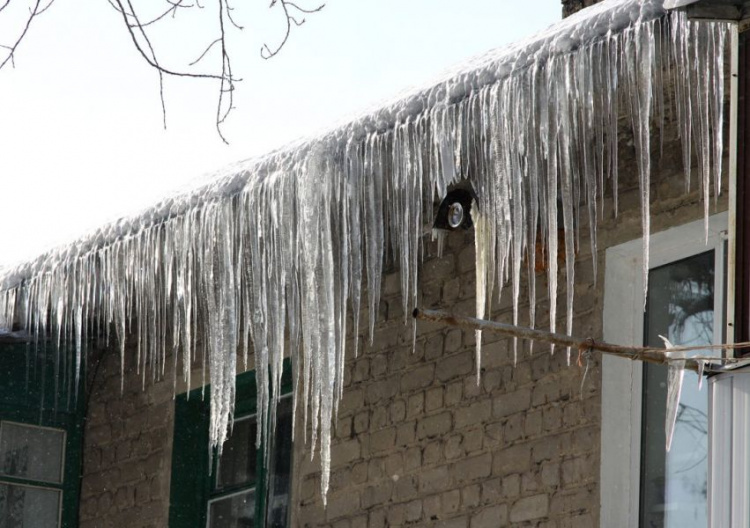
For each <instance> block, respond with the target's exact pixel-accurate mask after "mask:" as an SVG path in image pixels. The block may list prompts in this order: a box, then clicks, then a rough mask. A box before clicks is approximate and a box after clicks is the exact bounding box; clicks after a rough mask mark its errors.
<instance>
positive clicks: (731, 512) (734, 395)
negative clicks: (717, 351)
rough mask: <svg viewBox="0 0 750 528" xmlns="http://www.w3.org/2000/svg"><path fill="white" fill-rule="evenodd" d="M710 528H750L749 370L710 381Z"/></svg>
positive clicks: (730, 373) (741, 370)
mask: <svg viewBox="0 0 750 528" xmlns="http://www.w3.org/2000/svg"><path fill="white" fill-rule="evenodd" d="M709 388H710V392H709V400H708V413H709V414H708V417H709V424H710V428H709V434H708V438H709V453H710V457H709V464H710V465H709V486H708V504H709V516H710V520H711V522H710V526H712V527H716V528H719V527H721V526H750V367H744V368H738V369H737V370H735V371H733V372H728V373H725V374H719V375H717V376H714V377H712V378H710V379H709Z"/></svg>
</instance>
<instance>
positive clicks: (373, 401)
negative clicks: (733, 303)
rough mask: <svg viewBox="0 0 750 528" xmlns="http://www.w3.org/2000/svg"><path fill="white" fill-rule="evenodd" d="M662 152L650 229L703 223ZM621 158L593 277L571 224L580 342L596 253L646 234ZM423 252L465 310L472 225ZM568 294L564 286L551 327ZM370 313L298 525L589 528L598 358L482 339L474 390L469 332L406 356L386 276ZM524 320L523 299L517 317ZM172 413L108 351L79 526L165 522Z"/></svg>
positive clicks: (448, 299)
mask: <svg viewBox="0 0 750 528" xmlns="http://www.w3.org/2000/svg"><path fill="white" fill-rule="evenodd" d="M622 139H623V144H626V142H627V137H626V136H624V137H623V138H622ZM664 152H665V155H664V157H662V158H661V159H656V158H655V161H654V165H655V168H654V176H653V178H654V182H655V183H654V184H653V186H652V195H653V203H652V212H653V219H652V224H653V230H654V231H659V230H662V229H665V228H667V227H669V226H673V225H678V224H682V223H685V222H688V221H691V220H695V219H697V218H701V216H702V205H701V204H699V203H698V196H697V193H696V192H693V193H691V194H688V195H684V194H683V188H684V187H683V182H682V175H681V173H680V170H681V169H680V167H681V163H680V160H679V157H680V150H679V146H678V145H677V144H674V143H668V144H666V145H665V146H664ZM620 162H621V167H620V174H621V179H622V181H621V194H620V215H619V217H618V218H615V216H614V214H613V211H612V204H611V199H609V200H608V201H607V203H606V204H605V213H604V220H603V221H602V222H601V223H600V229H599V242H600V244H599V251H598V254H597V255H595V256H594V258H598V259H599V277H598V281H595V280H594V277H593V274H592V266H591V259H592V255H591V252H590V249H589V244H588V240H587V238H586V233H588V228H587V226H586V225H585V222H586V218H585V215H582V217H581V221H582V223H583V224H584V225H581V228H580V229H581V237H582V238H581V245H580V253H579V255H578V261H579V262H578V266H577V272H576V273H577V274H576V314H575V319H574V323H575V324H574V333H575V334H576V335H579V336H592V337H594V338H600V337H601V330H602V315H601V314H602V303H603V277H604V260H603V256H604V250H605V249H606V247H608V246H611V245H615V244H619V243H621V242H624V241H626V240H631V239H634V238H638V237H640V236H641V233H640V219H639V204H640V202H639V197H638V190H637V183H636V180H637V176H636V174H637V172H636V169H635V162H634V160H633V158H632V152H629V151H628V149H627V148H624V149H623V152H622V153H621V157H620ZM694 187H697V185H696V186H694ZM723 204H724V202H723V201H720V203H719V207H718V208H719V209H722V208H724V207H725V205H723ZM434 253H435V247H434V246H433V245H430V246H429V248H428V256H427V259H426V261H425V263H424V264H423V265H422V268H421V273H420V288H421V293H420V297H421V299H420V305H421V306H423V307H428V308H443V309H449V310H451V311H455V312H457V313H461V314H468V315H471V314H473V311H474V282H475V278H474V249H473V232H468V233H456V234H452V235H450V236H449V238H448V240H447V249H446V254H445V255H444V256H443V257H442V258H439V259H438V258H437V257H436V256H434ZM537 279H538V284H537V291H538V295H539V299H538V324H539V326H540V327H545V326H546V325H547V324H548V321H547V318H548V313H549V312H548V306H547V299H546V283H545V280H544V277H543V276H541V275H540V276H538V277H537ZM560 284H561V288H564V281H560ZM524 290H525V288H524ZM564 297H565V295H564V291H561V292H560V306H559V307H558V314H559V315H560V321H559V322H558V326H559V327H563V322H562V318H563V317H564V307H563V306H562V303H563V302H564V301H563V299H564ZM521 298H522V299H525V298H526V297H525V293H524V292H522V295H521ZM379 311H380V314H379V315H380V320H379V322H378V325H377V327H376V332H375V338H374V341H373V343H372V345H370V344H369V343H367V341H366V340H365V338H364V336H362V337H361V338H360V349H359V351H358V357H356V358H355V357H354V353H353V352H354V351H353V350H352V349H351V347H350V350H349V355H348V360H347V364H346V388H345V391H344V398H343V401H342V404H341V408H340V414H339V419H338V424H337V428H336V435H335V439H334V442H333V453H332V454H333V460H332V472H331V488H330V492H329V496H328V507H327V508H325V509H324V508H323V506H322V502H321V498H320V496H319V482H320V480H319V479H320V475H319V460H318V458H317V457H315V459H314V460H312V461H310V459H309V454H308V453H307V451H306V450H307V447H306V446H305V445H303V443H302V442H301V441H300V442H297V444H296V448H295V463H294V472H295V475H294V489H293V500H294V504H295V506H294V508H293V526H298V527H313V526H314V527H331V528H365V527H367V528H380V527H384V526H407V525H409V526H443V527H455V528H480V527H490V526H492V527H495V526H517V527H525V526H537V527H546V528H552V527H554V528H566V527H587V526H598V521H599V520H598V515H599V484H598V479H599V456H600V454H599V443H600V439H599V435H600V425H599V424H600V402H601V372H600V361H599V358H598V357H595V358H594V359H593V360H592V362H591V364H590V366H589V370H588V375H587V377H586V379H585V382H584V380H583V369H581V368H579V367H578V366H576V364H575V363H576V362H575V360H576V357H575V356H574V357H573V366H571V367H568V366H567V361H566V354H565V351H564V350H558V351H557V352H556V354H555V355H550V353H549V348H548V347H547V346H545V345H543V344H537V345H536V346H535V348H534V353H533V355H530V354H529V351H528V346H527V344H525V343H519V355H518V361H517V364H515V365H514V360H513V352H512V350H513V349H512V343H511V342H510V341H509V340H507V339H498V338H497V336H493V335H492V334H489V333H486V334H485V346H484V351H483V359H482V376H481V380H480V383H479V384H478V385H477V382H476V377H475V363H474V334H473V332H472V331H462V330H460V329H456V328H450V327H445V326H443V325H440V324H436V323H424V322H420V323H419V324H418V334H417V341H416V343H417V345H416V349H415V350H412V347H411V341H412V331H411V328H410V326H405V325H404V313H403V308H402V305H401V296H400V292H399V276H398V272H397V271H393V272H390V273H388V274H387V275H386V276H385V277H384V292H383V300H382V302H381V305H380V308H379ZM526 313H527V310H526V306H522V310H521V314H522V320H521V324H524V323H526ZM365 315H366V314H365ZM493 318H495V319H496V320H501V321H509V320H510V300H509V295H505V296H504V297H503V300H502V302H500V303H496V306H495V307H494V311H493ZM362 320H363V321H366V320H367V318H366V317H365V316H363V317H362ZM194 380H196V381H197V380H200V375H199V374H197V375H196V376H194ZM183 390H184V389H183ZM173 417H174V401H173V399H172V386H171V382H170V381H167V382H160V383H156V384H150V383H148V384H147V387H146V390H145V391H143V390H141V378H140V376H138V375H137V374H136V373H131V374H129V375H128V376H127V378H126V382H125V392H124V394H123V395H122V396H120V378H119V360H118V358H117V355H116V354H115V353H111V354H109V355H108V356H105V359H104V360H103V362H102V364H101V367H100V371H99V373H98V375H97V379H96V383H95V388H94V391H93V393H92V397H91V404H90V410H89V413H88V421H87V426H86V445H85V466H84V477H83V490H82V491H83V492H82V498H81V526H83V527H127V528H137V527H157V526H158V527H164V526H167V519H168V508H169V505H168V501H169V484H170V467H171V442H172V427H173Z"/></svg>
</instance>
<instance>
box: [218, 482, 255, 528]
mask: <svg viewBox="0 0 750 528" xmlns="http://www.w3.org/2000/svg"><path fill="white" fill-rule="evenodd" d="M254 522H255V490H252V489H251V490H248V491H243V492H241V493H235V494H234V495H230V496H228V497H222V498H221V499H216V500H213V501H211V502H209V505H208V528H252V526H253V523H254Z"/></svg>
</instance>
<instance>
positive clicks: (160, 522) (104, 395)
mask: <svg viewBox="0 0 750 528" xmlns="http://www.w3.org/2000/svg"><path fill="white" fill-rule="evenodd" d="M128 352H133V353H134V352H135V351H134V350H129V351H128ZM130 357H134V356H130ZM94 372H96V377H95V379H94V380H93V390H92V392H91V397H90V403H89V409H88V413H87V419H86V427H85V437H84V452H83V483H82V487H81V508H80V518H79V520H80V527H81V528H109V527H112V528H114V527H127V528H164V527H166V526H167V521H168V516H169V507H168V506H169V484H170V470H171V465H172V432H173V426H174V425H173V424H174V400H173V394H174V391H173V388H172V383H171V381H160V382H158V383H150V382H149V383H148V384H147V386H146V390H143V389H142V386H143V385H142V377H141V376H140V375H139V374H138V373H137V372H129V373H128V375H127V376H126V378H125V383H124V391H123V392H122V394H121V392H120V382H121V376H120V359H119V353H118V352H115V351H114V350H110V351H107V353H106V354H104V356H103V357H102V360H101V362H100V363H99V366H98V369H97V366H96V362H91V363H89V374H90V378H93V373H94ZM150 375H151V374H150V372H149V373H147V378H148V377H149V376H150ZM149 379H150V378H149ZM90 381H91V380H90Z"/></svg>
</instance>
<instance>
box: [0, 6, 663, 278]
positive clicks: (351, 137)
mask: <svg viewBox="0 0 750 528" xmlns="http://www.w3.org/2000/svg"><path fill="white" fill-rule="evenodd" d="M661 4H662V2H661V0H642V1H641V0H606V1H603V2H600V3H598V4H595V5H593V6H591V7H589V8H587V9H584V10H582V11H579V12H577V13H575V14H574V15H572V16H570V17H567V18H565V19H563V20H561V21H560V22H558V23H556V24H554V25H552V26H550V27H549V28H547V29H546V30H544V31H542V32H540V33H537V34H535V35H533V36H531V37H529V38H527V39H524V40H521V41H518V42H516V43H514V44H511V45H509V46H505V47H502V48H498V49H495V50H491V51H489V52H487V53H486V54H483V55H480V56H477V57H474V58H472V59H470V60H467V61H466V62H464V63H461V64H458V65H456V66H455V67H454V68H451V69H449V70H446V71H445V72H443V73H442V74H441V75H440V76H439V77H436V78H435V79H433V80H432V81H430V82H428V83H426V84H425V85H423V86H418V87H411V88H408V89H406V90H404V91H403V92H402V93H400V94H398V95H397V96H396V97H394V98H393V100H392V101H390V102H386V103H384V104H380V105H378V106H377V107H373V108H370V109H369V110H367V111H365V112H363V113H362V114H361V115H359V116H355V117H354V118H352V119H351V120H349V121H347V122H345V123H342V124H341V125H339V126H337V127H335V128H333V129H332V130H330V131H329V132H328V133H325V134H322V135H320V136H317V137H312V138H305V139H301V140H298V141H295V142H293V143H291V144H289V145H287V146H286V147H283V148H281V149H279V150H277V151H274V152H271V153H269V154H267V155H264V156H260V157H256V158H252V159H249V160H245V161H242V162H239V163H236V164H233V165H229V166H227V167H224V168H223V169H221V170H219V171H217V172H216V174H215V176H214V177H213V179H212V181H211V183H210V184H208V185H204V186H201V187H199V188H196V189H194V190H192V191H188V192H186V193H183V194H179V195H175V196H172V197H169V198H166V199H164V200H162V201H160V202H158V203H156V204H154V206H153V207H151V208H149V209H147V210H145V211H143V212H142V213H140V214H138V215H135V216H133V217H127V218H122V219H120V220H118V221H116V222H113V223H110V224H107V225H104V226H102V227H101V228H100V229H98V230H96V231H95V232H93V233H89V234H86V235H84V236H82V237H81V238H80V239H78V240H77V241H75V242H73V243H71V244H69V245H66V246H63V247H59V248H56V249H54V250H52V251H50V252H48V253H45V254H43V255H40V256H39V257H38V258H36V259H33V260H32V261H30V262H27V263H24V264H21V265H19V266H16V267H15V268H13V269H7V270H2V269H0V287H2V288H3V289H7V288H10V287H13V286H14V285H16V284H18V283H19V282H20V281H21V280H23V279H24V278H27V277H30V276H32V275H34V274H36V273H39V272H41V271H43V270H48V269H50V267H52V266H54V265H55V264H57V263H59V262H61V261H64V260H66V258H69V257H74V256H77V255H81V254H83V253H85V252H87V251H91V250H95V249H96V248H100V247H103V246H105V245H107V244H109V243H111V242H112V241H114V240H117V239H119V238H122V237H126V236H130V235H135V234H137V233H138V232H139V231H141V230H142V229H143V228H145V227H148V226H151V225H155V224H158V223H159V222H163V221H164V220H165V219H167V218H170V217H174V216H175V215H179V214H183V213H184V212H185V211H187V210H190V209H192V208H194V207H195V206H197V205H199V204H200V203H202V202H208V201H211V200H215V199H219V198H221V197H225V196H228V195H231V194H235V193H237V192H239V190H240V189H242V188H243V187H244V186H246V185H252V184H253V181H254V180H255V179H256V178H257V177H259V175H260V174H263V173H266V172H268V171H270V170H273V168H277V167H278V168H282V167H284V166H288V165H289V164H293V163H295V162H296V161H297V160H299V159H300V158H302V157H304V156H305V154H306V152H308V151H310V150H311V149H316V148H325V149H331V148H341V147H342V146H343V145H345V144H346V143H347V142H350V141H357V140H362V139H363V138H365V137H366V136H367V134H369V133H372V132H383V131H387V130H392V129H393V128H394V126H395V125H396V124H397V123H404V122H405V121H406V120H408V119H415V118H416V117H417V116H419V115H422V114H425V113H429V111H430V110H431V109H433V108H438V107H444V106H446V105H449V104H452V103H455V102H457V101H459V100H461V99H463V98H465V97H466V96H467V94H470V93H472V92H477V91H478V90H480V89H481V88H483V87H485V86H488V85H492V84H494V83H497V82H498V80H499V79H504V78H507V77H508V76H509V75H510V74H511V73H512V72H514V71H517V70H520V69H523V68H526V67H527V66H528V65H529V64H531V63H534V62H539V61H541V60H544V59H545V58H546V57H548V56H550V55H559V54H565V53H569V52H571V51H573V50H575V49H577V48H578V47H580V46H582V45H586V44H589V43H591V42H592V41H594V40H595V39H597V38H600V37H605V36H606V35H611V34H616V33H617V32H619V31H622V30H623V29H625V28H627V27H630V26H631V25H632V24H633V23H634V22H636V21H642V22H646V21H649V20H653V19H655V18H658V17H660V16H663V15H664V14H665V9H664V8H663V7H662V5H661ZM336 144H338V147H336Z"/></svg>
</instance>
